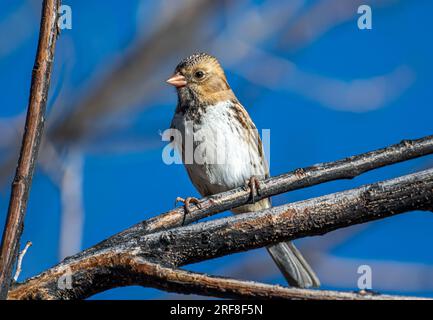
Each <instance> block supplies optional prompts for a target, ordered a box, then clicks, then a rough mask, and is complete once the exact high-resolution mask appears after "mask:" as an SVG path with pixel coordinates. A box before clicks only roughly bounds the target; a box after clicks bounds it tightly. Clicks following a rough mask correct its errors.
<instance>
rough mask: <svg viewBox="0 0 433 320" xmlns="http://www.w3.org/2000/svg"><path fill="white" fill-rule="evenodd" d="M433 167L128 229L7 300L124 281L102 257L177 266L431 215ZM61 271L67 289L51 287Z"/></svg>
mask: <svg viewBox="0 0 433 320" xmlns="http://www.w3.org/2000/svg"><path fill="white" fill-rule="evenodd" d="M432 208H433V169H430V170H425V171H422V172H419V173H415V174H411V175H407V176H404V177H399V178H396V179H392V180H389V181H384V182H379V183H375V184H371V185H366V186H363V187H360V188H356V189H352V190H348V191H344V192H339V193H335V194H331V195H326V196H322V197H318V198H314V199H309V200H305V201H300V202H296V203H292V204H287V205H284V206H280V207H274V208H271V209H266V210H263V211H260V212H255V213H247V214H241V215H237V216H232V217H228V218H223V219H218V220H214V221H209V222H203V223H198V224H195V225H191V226H186V227H180V228H175V229H171V230H167V231H161V232H156V233H151V234H147V233H146V231H145V230H138V229H137V228H135V227H133V228H131V229H128V230H126V231H124V232H123V233H122V234H121V236H119V235H117V236H113V237H112V238H109V239H107V240H106V241H104V242H102V243H100V244H99V245H96V246H95V247H92V248H90V249H88V250H86V251H84V252H82V253H79V254H77V255H75V256H73V257H70V258H68V259H66V260H64V261H63V262H62V263H60V264H59V265H57V266H55V267H53V268H52V269H49V270H48V271H46V272H44V273H42V274H41V275H39V276H37V277H34V278H32V279H29V280H28V281H26V282H25V283H24V284H21V285H19V286H18V287H17V288H16V289H15V290H13V292H12V293H11V297H16V296H19V297H20V298H38V297H46V296H47V295H48V296H50V297H53V298H69V299H70V298H85V297H88V296H90V295H92V294H94V293H96V292H100V291H103V290H107V289H109V288H113V287H116V286H120V285H130V284H133V283H137V282H134V280H136V279H131V278H130V277H129V274H128V273H125V272H124V270H123V269H121V268H114V270H113V269H111V268H110V266H111V265H110V264H107V261H112V259H111V258H109V259H107V255H108V256H109V257H112V256H113V255H115V256H117V255H120V256H121V257H122V256H124V257H130V255H131V254H132V255H133V256H135V257H137V258H139V259H141V260H140V261H147V262H151V263H158V264H161V265H162V266H166V267H176V266H180V265H186V264H189V263H193V262H198V261H203V260H208V259H212V258H215V257H220V256H223V255H228V254H231V253H235V252H239V251H245V250H249V249H253V248H258V247H263V246H267V245H270V244H274V243H278V242H281V241H287V240H293V239H296V238H300V237H306V236H313V235H320V234H324V233H326V232H330V231H333V230H335V229H338V228H342V227H347V226H350V225H354V224H358V223H363V222H367V221H372V220H377V219H381V218H385V217H389V216H393V215H396V214H399V213H403V212H407V211H412V210H432ZM65 270H69V273H70V275H71V277H72V279H73V286H72V288H71V289H69V290H60V289H59V288H58V286H57V281H58V279H59V275H61V274H63V273H64V272H65Z"/></svg>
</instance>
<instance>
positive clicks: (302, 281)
mask: <svg viewBox="0 0 433 320" xmlns="http://www.w3.org/2000/svg"><path fill="white" fill-rule="evenodd" d="M267 249H268V251H269V253H270V254H271V257H272V259H274V262H275V263H276V264H277V266H278V268H279V269H280V271H281V272H282V273H283V275H284V277H285V278H286V280H287V282H288V283H289V285H291V286H294V287H299V288H309V287H318V286H320V281H319V278H318V277H317V276H316V274H315V273H314V271H313V269H312V268H311V267H310V266H309V264H308V263H307V261H305V259H304V257H303V256H302V254H301V253H300V252H299V250H298V249H297V248H296V247H295V245H294V244H293V243H292V242H281V243H278V244H276V245H272V246H269V247H267Z"/></svg>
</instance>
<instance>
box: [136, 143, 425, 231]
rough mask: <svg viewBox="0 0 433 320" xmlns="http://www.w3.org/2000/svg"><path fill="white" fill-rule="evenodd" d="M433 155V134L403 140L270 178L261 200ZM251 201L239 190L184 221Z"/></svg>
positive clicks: (174, 217)
mask: <svg viewBox="0 0 433 320" xmlns="http://www.w3.org/2000/svg"><path fill="white" fill-rule="evenodd" d="M432 153H433V135H432V136H427V137H423V138H420V139H417V140H403V141H402V142H400V143H398V144H394V145H392V146H389V147H386V148H382V149H378V150H375V151H371V152H367V153H362V154H359V155H356V156H352V157H348V158H345V159H341V160H338V161H334V162H325V163H319V164H316V165H313V166H311V167H307V168H301V169H297V170H294V171H292V172H289V173H285V174H282V175H279V176H275V177H270V178H268V179H266V180H263V181H262V182H261V184H260V194H259V195H256V196H255V200H256V201H259V200H261V199H264V198H268V197H271V196H275V195H277V194H281V193H285V192H289V191H293V190H298V189H303V188H306V187H310V186H314V185H318V184H321V183H324V182H329V181H333V180H339V179H352V178H354V177H356V176H359V175H361V174H363V173H365V172H368V171H371V170H374V169H378V168H381V167H384V166H387V165H391V164H395V163H399V162H403V161H407V160H410V159H415V158H418V157H421V156H425V155H428V154H432ZM250 201H251V199H250V191H249V190H245V188H243V187H240V188H236V189H233V190H230V191H227V192H222V193H219V194H216V195H213V196H210V197H205V198H203V199H201V200H200V202H199V205H198V206H193V207H191V210H190V213H188V215H187V216H186V218H185V224H189V223H192V222H194V221H198V220H200V219H203V218H206V217H209V216H211V215H214V214H217V213H219V212H223V211H226V210H230V209H233V208H236V207H239V206H241V205H244V204H247V203H249V202H250ZM183 218H184V209H183V208H177V209H174V210H171V211H168V212H166V213H164V214H161V215H158V216H155V217H154V218H151V219H149V220H147V221H146V222H144V223H140V224H138V225H137V226H136V227H137V228H139V229H141V230H142V231H143V232H147V233H151V232H155V231H159V230H162V229H169V228H173V227H177V226H180V225H181V224H182V220H183Z"/></svg>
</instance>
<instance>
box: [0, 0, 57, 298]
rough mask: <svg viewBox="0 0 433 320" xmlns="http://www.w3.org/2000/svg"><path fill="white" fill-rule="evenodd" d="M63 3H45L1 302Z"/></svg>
mask: <svg viewBox="0 0 433 320" xmlns="http://www.w3.org/2000/svg"><path fill="white" fill-rule="evenodd" d="M59 5H60V0H44V2H43V5H42V14H41V16H42V18H41V26H40V33H39V42H38V49H37V53H36V59H35V64H34V67H33V73H32V82H31V88H30V99H29V106H28V110H27V118H26V124H25V131H24V135H23V140H22V144H21V152H20V157H19V160H18V166H17V169H16V173H15V178H14V181H13V183H12V192H11V197H10V202H9V209H8V215H7V220H6V225H5V228H4V232H3V237H2V244H1V251H0V299H5V298H6V297H7V292H8V289H9V286H10V282H11V275H12V268H13V265H14V263H15V261H16V258H17V254H18V249H19V240H20V237H21V234H22V230H23V225H24V216H25V213H26V207H27V199H28V196H29V190H30V186H31V183H32V178H33V172H34V168H35V163H36V158H37V155H38V151H39V145H40V141H41V137H42V132H43V127H44V114H45V107H46V102H47V95H48V89H49V85H50V78H51V66H52V62H53V58H54V49H55V44H56V40H57V36H58V29H57V13H58V8H59Z"/></svg>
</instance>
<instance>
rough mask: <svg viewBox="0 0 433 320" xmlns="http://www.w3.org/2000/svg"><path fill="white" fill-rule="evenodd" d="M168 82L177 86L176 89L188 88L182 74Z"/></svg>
mask: <svg viewBox="0 0 433 320" xmlns="http://www.w3.org/2000/svg"><path fill="white" fill-rule="evenodd" d="M166 82H167V83H169V84H171V85H173V86H175V87H176V88H182V87H185V86H186V79H185V77H184V76H183V75H181V74H180V73H176V74H174V75H172V76H171V77H170V78H169V79H168V80H167V81H166Z"/></svg>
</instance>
